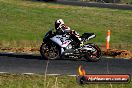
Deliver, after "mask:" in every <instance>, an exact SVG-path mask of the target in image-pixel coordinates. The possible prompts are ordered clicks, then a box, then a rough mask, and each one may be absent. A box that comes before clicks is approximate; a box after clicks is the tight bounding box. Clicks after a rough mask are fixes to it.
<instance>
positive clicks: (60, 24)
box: [55, 19, 83, 46]
mask: <svg viewBox="0 0 132 88" xmlns="http://www.w3.org/2000/svg"><path fill="white" fill-rule="evenodd" d="M55 29H56V33H58V34H61V35H64V34H68V35H70V36H71V37H72V39H73V40H74V41H75V42H76V44H77V46H82V45H83V42H81V38H80V36H79V33H77V32H76V31H75V30H71V29H70V27H68V26H66V25H65V24H64V21H63V20H62V19H58V20H56V21H55Z"/></svg>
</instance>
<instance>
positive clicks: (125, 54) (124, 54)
mask: <svg viewBox="0 0 132 88" xmlns="http://www.w3.org/2000/svg"><path fill="white" fill-rule="evenodd" d="M102 54H103V55H105V56H112V57H115V58H128V59H132V51H128V50H118V49H110V50H108V51H102Z"/></svg>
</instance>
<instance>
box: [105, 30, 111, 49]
mask: <svg viewBox="0 0 132 88" xmlns="http://www.w3.org/2000/svg"><path fill="white" fill-rule="evenodd" d="M109 43H110V30H108V31H107V37H106V50H109V49H110V44H109Z"/></svg>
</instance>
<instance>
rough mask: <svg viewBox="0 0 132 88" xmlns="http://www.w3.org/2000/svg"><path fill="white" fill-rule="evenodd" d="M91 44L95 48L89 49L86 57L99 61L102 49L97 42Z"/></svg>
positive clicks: (89, 59)
mask: <svg viewBox="0 0 132 88" xmlns="http://www.w3.org/2000/svg"><path fill="white" fill-rule="evenodd" d="M91 46H92V48H93V51H88V52H87V53H86V55H85V58H86V59H87V60H88V61H92V62H96V61H99V60H100V58H101V49H100V48H99V47H98V46H97V45H95V44H92V45H91Z"/></svg>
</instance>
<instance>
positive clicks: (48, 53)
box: [40, 43, 60, 59]
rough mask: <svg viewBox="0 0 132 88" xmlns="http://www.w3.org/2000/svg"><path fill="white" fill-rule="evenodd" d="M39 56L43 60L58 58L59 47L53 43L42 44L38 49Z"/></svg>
mask: <svg viewBox="0 0 132 88" xmlns="http://www.w3.org/2000/svg"><path fill="white" fill-rule="evenodd" d="M40 54H41V56H42V58H44V59H58V58H60V51H59V47H58V46H56V45H55V44H53V43H42V45H41V47H40Z"/></svg>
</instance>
